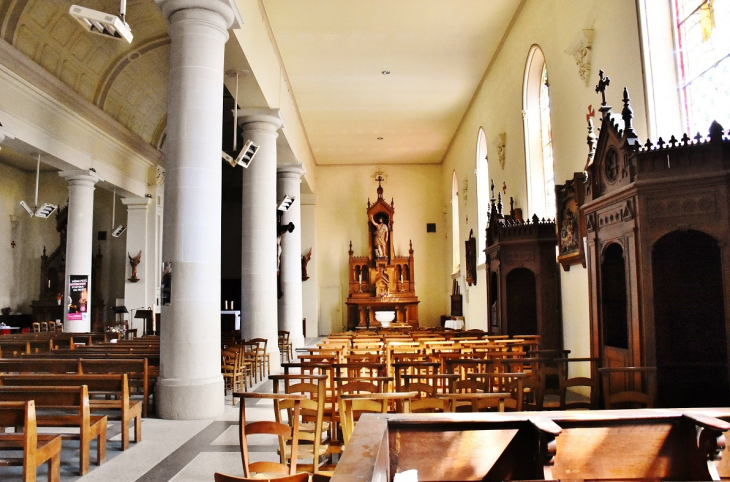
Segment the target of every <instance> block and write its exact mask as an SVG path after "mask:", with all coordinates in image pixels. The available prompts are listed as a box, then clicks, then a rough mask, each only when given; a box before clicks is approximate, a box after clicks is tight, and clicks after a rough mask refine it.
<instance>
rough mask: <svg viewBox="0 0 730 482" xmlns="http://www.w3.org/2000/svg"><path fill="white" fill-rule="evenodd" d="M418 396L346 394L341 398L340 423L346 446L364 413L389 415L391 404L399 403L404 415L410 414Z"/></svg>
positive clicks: (411, 394)
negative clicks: (356, 423) (412, 401)
mask: <svg viewBox="0 0 730 482" xmlns="http://www.w3.org/2000/svg"><path fill="white" fill-rule="evenodd" d="M417 395H418V394H417V393H416V392H396V393H359V394H355V393H344V394H342V395H340V396H339V405H340V423H341V424H342V437H343V438H344V439H345V445H347V443H348V442H349V441H350V437H351V436H352V433H353V431H354V430H355V422H356V421H357V420H358V419H359V418H360V416H361V415H362V414H363V413H388V408H389V407H390V406H391V405H392V403H391V402H394V401H398V402H401V403H398V405H399V406H401V407H402V409H401V412H402V413H410V401H411V400H412V399H413V398H415V397H416V396H417Z"/></svg>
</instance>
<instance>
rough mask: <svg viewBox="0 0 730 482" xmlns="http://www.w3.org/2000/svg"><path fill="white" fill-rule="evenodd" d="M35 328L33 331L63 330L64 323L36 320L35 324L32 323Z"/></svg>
mask: <svg viewBox="0 0 730 482" xmlns="http://www.w3.org/2000/svg"><path fill="white" fill-rule="evenodd" d="M31 326H32V328H33V332H36V333H37V332H41V331H63V323H61V322H58V323H56V322H55V321H41V322H38V321H34V322H33V325H31Z"/></svg>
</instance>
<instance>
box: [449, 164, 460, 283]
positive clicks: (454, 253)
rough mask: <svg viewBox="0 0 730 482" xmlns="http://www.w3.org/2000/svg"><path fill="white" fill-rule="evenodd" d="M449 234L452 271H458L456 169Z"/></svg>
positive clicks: (453, 177) (457, 187)
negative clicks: (450, 238) (450, 236)
mask: <svg viewBox="0 0 730 482" xmlns="http://www.w3.org/2000/svg"><path fill="white" fill-rule="evenodd" d="M451 235H452V240H453V241H452V249H451V253H452V258H451V260H452V265H451V266H452V272H453V273H458V272H459V270H460V269H461V249H460V244H461V243H460V242H459V239H460V238H459V182H458V181H457V180H456V171H454V174H453V176H452V179H451Z"/></svg>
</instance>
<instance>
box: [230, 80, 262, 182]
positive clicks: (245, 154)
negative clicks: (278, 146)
mask: <svg viewBox="0 0 730 482" xmlns="http://www.w3.org/2000/svg"><path fill="white" fill-rule="evenodd" d="M250 73H251V72H249V71H248V70H228V71H226V75H227V76H229V77H233V76H234V75H235V76H236V95H235V97H234V98H233V102H234V105H233V150H231V152H230V153H228V152H226V151H222V152H221V156H222V157H223V160H224V161H226V162H227V163H228V164H230V165H231V167H236V166H239V165H240V166H243V167H244V168H248V165H249V164H251V161H253V156H255V155H256V152H257V151H258V150H259V146H258V144H255V143H254V142H253V141H251V140H247V141H246V142H245V143H244V145H243V148H241V150H240V151H239V150H238V149H237V148H238V76H239V75H240V76H241V77H245V76H247V75H248V74H250Z"/></svg>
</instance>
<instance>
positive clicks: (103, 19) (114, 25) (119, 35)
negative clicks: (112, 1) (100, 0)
mask: <svg viewBox="0 0 730 482" xmlns="http://www.w3.org/2000/svg"><path fill="white" fill-rule="evenodd" d="M68 13H69V14H70V15H71V16H72V17H73V18H75V19H76V21H77V22H79V24H80V25H81V26H82V27H83V28H84V29H85V30H86V31H87V32H90V33H95V34H98V35H103V36H105V37H109V38H115V39H120V40H126V41H127V42H128V43H130V44H131V43H132V38H133V36H132V29H131V28H130V27H129V24H128V23H127V22H126V21H125V20H124V17H125V15H126V14H127V0H121V4H120V5H119V16H118V17H117V16H116V15H113V14H111V13H104V12H99V11H98V10H92V9H90V8H86V7H81V6H79V5H71V8H69V10H68Z"/></svg>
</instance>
